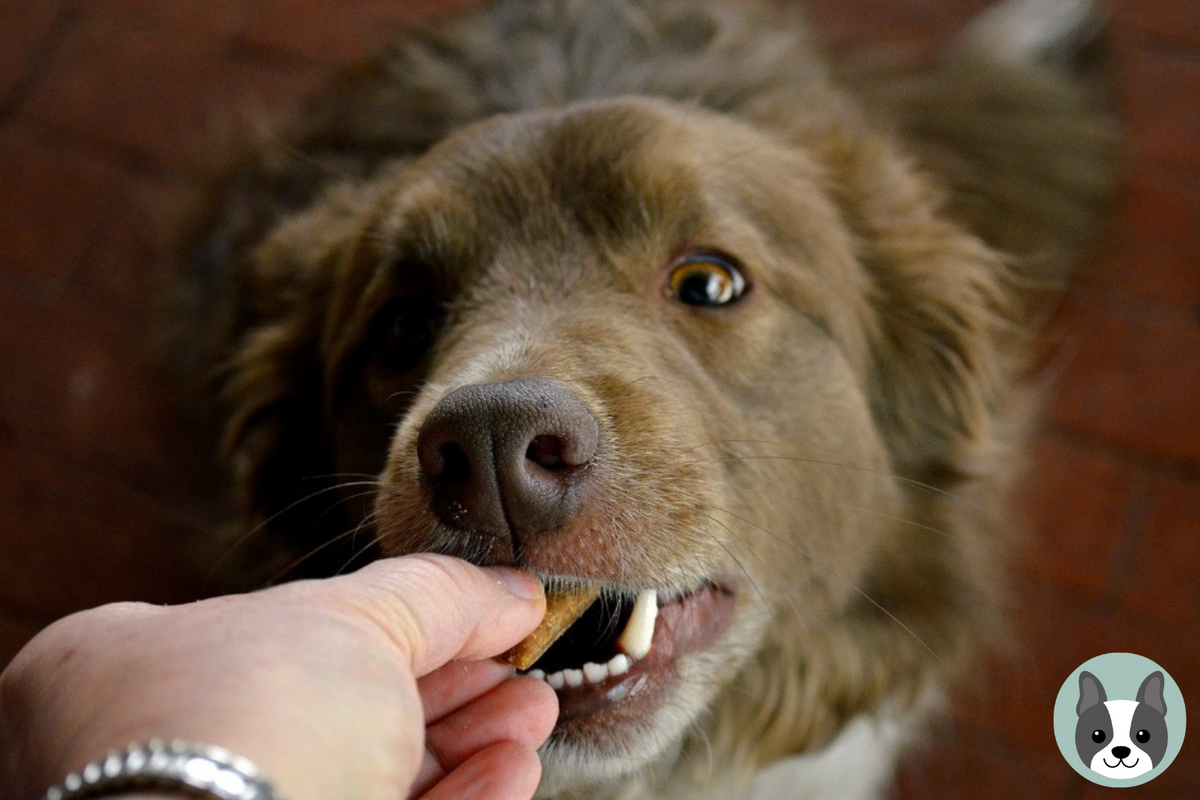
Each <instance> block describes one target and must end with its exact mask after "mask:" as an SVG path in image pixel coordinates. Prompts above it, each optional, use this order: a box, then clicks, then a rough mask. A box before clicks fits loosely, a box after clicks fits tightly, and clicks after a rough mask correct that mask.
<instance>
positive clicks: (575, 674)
mask: <svg viewBox="0 0 1200 800" xmlns="http://www.w3.org/2000/svg"><path fill="white" fill-rule="evenodd" d="M563 678H564V679H565V680H566V682H567V686H570V687H571V688H576V687H579V686H583V670H581V669H564V670H563Z"/></svg>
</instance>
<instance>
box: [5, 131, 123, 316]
mask: <svg viewBox="0 0 1200 800" xmlns="http://www.w3.org/2000/svg"><path fill="white" fill-rule="evenodd" d="M0 174H3V175H4V176H5V178H4V184H5V187H6V189H5V191H3V192H0V278H4V279H6V280H8V281H11V282H13V283H16V284H18V285H24V286H27V287H30V288H33V289H34V290H36V291H38V292H39V293H41V294H43V295H48V294H53V293H55V292H57V291H59V290H61V289H62V287H63V286H64V285H65V284H66V283H67V282H68V281H69V280H70V279H71V277H72V275H73V274H74V272H75V270H77V269H78V268H79V267H80V265H81V264H82V262H83V261H84V259H85V257H86V256H87V255H88V254H89V253H90V252H91V249H92V248H93V246H94V244H95V242H96V240H97V238H98V236H99V235H100V231H101V229H102V228H103V227H104V225H105V223H106V221H107V219H108V218H109V216H110V214H109V209H110V208H111V206H112V204H114V203H119V202H121V195H122V193H123V190H124V187H125V184H126V179H125V178H124V177H123V176H122V175H121V174H120V173H119V172H117V171H115V170H113V169H112V168H110V167H108V166H106V165H104V164H102V163H99V162H97V161H95V160H93V159H88V158H84V157H81V156H79V155H78V154H75V153H72V152H71V151H69V150H65V149H63V148H59V147H54V146H53V145H51V144H49V143H47V142H44V141H39V140H38V139H36V138H33V137H32V136H30V135H28V133H25V134H22V133H19V132H14V131H13V130H11V129H10V130H9V131H6V132H5V133H4V134H0Z"/></svg>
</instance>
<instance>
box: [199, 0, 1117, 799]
mask: <svg viewBox="0 0 1200 800" xmlns="http://www.w3.org/2000/svg"><path fill="white" fill-rule="evenodd" d="M1051 6H1052V7H1055V8H1058V9H1059V10H1062V9H1063V8H1066V10H1067V11H1071V10H1072V9H1073V10H1074V11H1080V10H1084V11H1086V3H1084V2H1080V0H1021V2H1018V3H1016V4H1015V5H1014V4H1012V3H1010V4H1008V5H1006V6H1004V7H1002V8H1001V9H1000V10H999V11H997V12H993V14H992V15H990V16H989V17H988V18H986V19H985V20H983V21H981V22H980V23H978V24H977V25H976V26H975V27H974V28H972V30H971V31H970V33H969V34H968V35H967V36H966V37H964V39H963V40H962V42H961V44H960V45H959V46H958V48H957V49H956V50H955V51H954V52H953V53H951V54H949V55H948V56H946V58H945V59H944V60H942V61H940V62H938V63H937V64H934V65H931V66H929V67H928V68H926V69H923V70H917V69H913V70H907V71H903V72H900V73H896V72H889V73H883V72H879V71H874V70H870V69H858V68H854V69H848V68H845V66H844V65H834V66H830V65H828V64H826V63H824V62H823V61H821V60H820V59H819V58H818V56H817V55H816V51H815V50H814V49H813V48H812V47H811V45H810V44H809V43H808V39H807V33H806V29H805V28H804V27H803V25H802V24H801V22H800V21H799V20H798V19H797V18H796V15H795V14H793V13H791V12H787V11H780V10H778V9H773V8H768V7H760V6H753V5H750V4H749V3H747V2H736V0H730V2H728V3H719V2H708V1H707V0H706V1H704V2H685V1H684V0H660V1H659V2H654V1H652V0H604V2H596V1H595V0H561V2H551V1H550V0H526V1H525V2H521V1H520V0H513V1H511V2H501V3H500V4H498V5H496V6H494V7H491V8H488V9H485V10H483V11H480V12H477V13H475V14H472V15H468V16H466V17H464V18H461V19H457V20H453V21H450V22H447V23H444V24H443V25H442V26H441V27H438V28H436V29H434V30H431V31H427V32H423V33H415V34H412V35H410V36H407V37H405V38H403V39H401V40H400V41H398V42H397V43H396V44H395V45H394V47H393V48H392V49H391V50H389V51H388V52H387V53H385V54H383V55H381V56H380V57H379V58H378V59H376V60H374V61H372V62H370V63H368V64H366V65H364V66H362V67H361V68H360V69H359V70H358V71H356V72H354V73H353V74H351V75H348V76H345V77H344V78H343V79H342V80H341V81H339V82H337V83H335V84H334V85H333V86H332V87H331V89H330V90H329V91H328V92H327V93H326V94H324V95H323V96H322V97H321V98H320V99H318V100H317V101H316V102H315V103H313V104H312V105H311V106H310V107H309V108H307V109H305V111H304V112H303V113H302V114H301V115H299V116H298V117H297V119H296V120H294V121H293V122H291V123H289V124H288V125H287V126H284V127H283V128H282V129H281V130H280V131H279V132H278V133H277V135H275V136H273V137H272V138H270V139H269V140H268V141H267V142H265V143H263V144H262V145H261V146H258V147H255V148H252V149H251V152H249V153H248V154H247V155H246V156H245V158H244V159H243V160H241V161H239V162H238V163H236V164H234V165H233V166H232V167H231V168H230V169H229V170H228V171H227V172H226V173H225V174H224V175H223V177H222V179H221V181H220V182H219V183H218V185H217V187H216V193H215V199H214V201H213V203H212V204H211V205H210V207H209V211H208V212H207V213H206V215H205V216H204V218H203V219H202V221H201V222H200V223H199V225H198V226H197V228H196V230H195V232H194V233H193V234H192V237H191V242H192V247H193V249H192V251H191V259H190V264H191V282H190V289H189V295H188V296H189V299H190V302H191V304H192V308H193V312H192V315H191V316H189V317H187V319H189V320H190V322H189V324H188V329H187V335H188V337H189V339H190V340H191V341H193V342H196V341H199V342H200V343H201V345H202V346H200V347H198V348H197V349H196V355H195V356H194V357H193V363H194V364H199V365H200V366H201V367H205V366H206V365H208V366H211V365H219V370H218V372H217V375H218V378H217V379H218V381H219V406H220V413H221V414H222V415H223V417H224V420H225V421H224V425H225V435H224V448H225V453H226V454H227V455H228V457H229V460H230V463H231V464H232V468H233V474H234V478H235V481H236V485H237V487H238V489H239V491H240V496H241V498H242V500H243V502H244V507H245V509H246V514H247V519H248V523H247V524H248V525H249V526H250V528H251V529H253V530H254V531H255V532H256V535H257V538H259V539H260V540H262V541H266V542H271V543H276V544H282V545H284V546H285V547H284V552H290V553H292V554H298V555H299V556H303V557H306V559H305V560H303V561H302V564H301V566H302V567H303V568H305V569H307V570H308V571H309V572H317V573H322V572H328V571H332V570H336V569H340V568H346V567H347V566H349V565H350V564H351V563H352V562H353V561H355V560H356V559H358V560H360V559H361V558H364V557H373V556H375V555H378V554H387V555H391V554H400V553H410V552H416V551H436V552H443V553H451V554H456V555H460V556H462V557H464V558H467V559H470V560H472V561H475V562H478V563H506V564H518V565H521V566H523V567H524V568H526V569H529V570H531V571H533V572H535V573H537V574H539V575H541V576H543V577H544V578H545V579H546V580H547V581H548V582H549V583H551V584H554V583H577V582H584V583H589V584H596V585H599V586H601V587H602V588H603V595H602V597H601V599H600V600H599V601H598V602H597V603H596V605H595V606H593V607H592V609H591V610H589V611H588V612H587V613H586V614H585V615H584V617H583V619H582V620H581V621H580V622H579V623H578V624H577V625H576V626H575V627H574V628H573V629H572V630H571V631H570V632H569V633H568V635H567V637H566V638H565V639H564V640H562V641H561V642H560V643H559V644H558V645H556V646H555V647H554V648H552V649H551V651H550V652H549V653H547V655H546V656H544V657H543V658H542V660H541V662H539V664H538V665H536V667H535V671H534V672H533V674H535V675H539V676H541V677H543V679H545V680H547V681H549V682H551V684H552V685H555V686H556V688H558V689H559V695H560V700H561V708H562V715H561V718H560V721H559V724H558V727H557V729H556V731H555V734H554V736H553V739H552V741H551V743H550V744H549V745H548V746H547V747H546V749H545V754H544V756H545V758H544V760H545V765H546V778H545V781H544V785H543V793H544V794H545V795H546V796H556V797H557V796H563V797H568V796H569V797H610V796H611V797H617V796H620V797H638V798H642V797H660V796H663V797H665V796H671V797H674V796H683V797H698V796H702V789H706V790H707V791H709V792H710V793H711V796H714V797H729V796H734V795H736V794H737V793H738V792H742V791H748V789H747V788H746V787H747V786H748V785H749V784H750V782H751V781H753V780H757V785H756V788H754V789H749V791H757V792H758V793H759V795H760V796H763V797H767V796H771V797H783V796H787V797H801V796H803V797H836V798H859V797H864V798H865V797H872V796H876V793H877V792H878V791H879V790H880V787H881V786H882V785H884V783H885V782H886V778H887V776H888V775H889V774H890V772H891V769H892V766H893V763H894V761H895V759H896V757H897V754H898V753H899V752H900V751H901V750H902V748H903V746H904V745H905V743H906V742H908V741H909V740H911V738H912V733H913V729H914V727H916V726H918V725H919V724H920V723H921V722H922V721H923V720H924V719H926V718H927V716H928V712H929V711H930V710H931V709H932V708H933V707H934V706H935V705H937V702H938V700H939V698H940V697H941V696H942V694H943V692H944V691H945V689H946V688H947V687H949V686H952V685H953V681H954V679H955V678H956V677H957V676H958V675H959V674H961V672H962V670H963V668H964V666H965V665H966V664H967V663H968V662H969V658H970V657H971V656H974V655H976V654H977V653H978V652H979V650H980V648H981V646H982V645H984V644H986V643H987V639H988V636H989V633H990V632H992V631H994V630H995V629H996V626H997V622H998V618H999V607H1000V603H1001V598H1002V594H1003V579H1002V570H1001V568H1000V565H999V561H1000V559H1001V557H1002V555H1003V549H1004V546H1005V544H1006V542H1007V541H1008V540H1009V538H1010V537H1009V535H1008V529H1009V525H1008V523H1007V522H1006V521H1005V519H1004V515H1003V510H1002V502H1001V501H1002V498H1003V497H1004V495H1005V492H1006V488H1007V486H1008V484H1009V480H1010V477H1011V475H1012V472H1013V466H1014V452H1015V450H1016V448H1017V447H1018V446H1019V440H1020V430H1021V428H1022V425H1023V422H1024V420H1025V417H1026V414H1027V412H1028V409H1029V403H1028V402H1027V393H1026V391H1025V390H1024V389H1023V388H1022V385H1021V381H1020V377H1021V374H1022V370H1023V368H1024V366H1025V362H1026V352H1027V349H1028V345H1029V341H1028V340H1029V337H1028V336H1027V328H1028V325H1029V322H1030V320H1031V317H1030V315H1031V313H1032V309H1033V308H1034V307H1036V305H1037V302H1036V300H1037V298H1036V297H1035V295H1036V294H1037V292H1036V291H1035V290H1036V289H1037V288H1038V287H1039V286H1040V287H1050V286H1052V285H1055V284H1056V283H1057V282H1058V281H1059V280H1060V279H1061V277H1062V275H1063V274H1064V271H1063V266H1062V265H1063V264H1064V263H1065V262H1066V260H1067V259H1068V258H1069V256H1071V255H1072V254H1073V253H1074V250H1075V249H1076V248H1077V247H1078V246H1079V244H1080V242H1081V241H1082V240H1083V239H1084V237H1085V236H1086V233H1087V231H1088V229H1089V226H1090V224H1091V222H1092V219H1093V211H1094V207H1095V206H1096V205H1097V204H1098V203H1099V201H1100V200H1101V198H1102V197H1103V195H1104V192H1105V190H1106V189H1107V186H1108V184H1109V181H1110V179H1111V175H1112V169H1111V166H1110V162H1111V158H1110V156H1111V142H1112V136H1111V132H1110V130H1109V126H1108V124H1107V123H1106V122H1105V120H1104V118H1103V117H1102V116H1101V115H1100V113H1099V112H1098V111H1096V110H1095V109H1094V108H1093V105H1092V104H1091V102H1090V101H1089V94H1088V92H1087V91H1086V90H1085V89H1084V88H1082V87H1081V86H1079V85H1076V82H1074V81H1073V80H1072V79H1071V78H1070V76H1069V74H1068V72H1067V71H1065V70H1060V69H1058V68H1056V67H1055V66H1054V65H1053V63H1052V61H1053V59H1052V58H1051V56H1053V55H1055V47H1056V46H1058V45H1061V44H1063V43H1064V42H1066V41H1067V40H1068V39H1069V38H1070V36H1071V35H1074V34H1076V33H1078V32H1079V31H1080V30H1082V26H1083V25H1084V23H1086V21H1087V17H1086V16H1084V15H1075V16H1072V14H1066V15H1065V16H1064V17H1063V18H1062V19H1059V18H1058V17H1054V16H1053V15H1052V16H1051V17H1049V18H1048V19H1050V20H1052V21H1054V22H1053V24H1052V25H1050V28H1051V30H1050V31H1049V35H1044V36H1043V34H1046V33H1047V31H1046V27H1047V24H1048V23H1046V22H1045V21H1044V19H1045V18H1043V17H1040V16H1037V15H1036V14H1034V15H1033V16H1031V15H1030V7H1033V10H1034V11H1039V7H1051ZM1040 10H1041V11H1044V10H1045V8H1041V9H1040ZM1060 16H1062V15H1060ZM1031 22H1032V24H1031ZM1055 26H1057V27H1055ZM1031 32H1033V33H1036V34H1037V35H1031ZM253 552H254V553H255V554H256V555H255V558H257V559H261V560H262V561H261V563H263V564H266V565H268V566H269V569H271V570H274V569H276V568H278V567H279V565H280V564H281V563H283V562H281V561H279V560H278V559H274V560H272V559H269V558H268V557H267V555H266V554H265V551H264V550H256V551H253ZM309 556H311V557H309ZM631 617H632V618H635V619H636V620H637V621H636V623H630V618H631ZM647 618H648V619H649V623H647V622H646V621H645V620H646V619H647ZM627 624H628V627H629V628H631V629H632V628H639V627H640V631H639V630H634V631H632V632H629V633H626V634H625V635H624V637H622V634H623V629H625V628H626V626H627ZM635 640H641V641H635ZM764 770H765V772H764ZM760 772H761V774H758V777H757V778H755V777H754V776H755V775H756V773H760ZM780 787H787V788H786V791H785V790H784V789H781V788H780ZM705 796H707V795H705ZM737 796H740V795H737Z"/></svg>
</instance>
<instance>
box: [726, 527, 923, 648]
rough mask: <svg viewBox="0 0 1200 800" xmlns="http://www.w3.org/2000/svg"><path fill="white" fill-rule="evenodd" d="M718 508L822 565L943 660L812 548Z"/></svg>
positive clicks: (894, 616)
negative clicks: (818, 555)
mask: <svg viewBox="0 0 1200 800" xmlns="http://www.w3.org/2000/svg"><path fill="white" fill-rule="evenodd" d="M717 510H718V511H721V512H722V513H724V514H728V515H729V516H731V517H733V518H734V519H738V520H741V521H742V522H744V523H746V524H747V525H750V526H752V527H754V528H757V529H758V530H760V531H762V532H763V533H765V534H767V535H768V536H770V537H771V538H773V539H775V540H776V541H778V542H780V543H782V544H784V545H785V546H787V547H789V548H791V549H793V550H795V551H796V552H798V553H800V554H801V555H802V556H804V557H805V558H807V559H808V560H809V561H812V562H813V563H814V564H816V565H817V566H818V567H820V568H821V569H822V570H824V571H825V572H826V573H828V574H829V575H832V576H833V577H834V578H836V579H837V580H838V581H839V582H840V583H842V585H844V586H845V587H846V588H848V589H850V590H851V591H853V592H854V593H855V594H857V595H858V596H859V597H861V598H862V599H863V600H866V601H867V602H868V603H870V604H871V605H872V606H874V607H875V609H876V610H877V611H879V612H880V613H882V614H883V615H885V616H886V617H887V618H888V619H890V620H891V621H892V622H894V623H895V624H896V625H899V626H900V628H902V629H903V630H904V632H905V633H906V634H908V635H909V636H911V637H912V639H913V640H914V641H915V642H916V643H917V644H919V645H920V646H921V647H922V648H923V649H924V650H925V651H926V652H927V653H929V655H930V656H932V657H933V658H934V659H936V660H938V661H941V656H940V655H939V654H938V653H937V651H935V650H934V649H933V648H932V647H930V646H929V644H928V643H927V642H926V641H925V640H924V639H922V638H921V636H920V635H919V634H918V633H917V632H916V631H914V630H913V629H912V628H911V627H910V626H909V625H907V624H906V623H905V622H904V621H903V620H901V619H900V618H899V617H897V616H896V615H895V614H893V613H892V612H891V611H889V610H888V609H887V608H885V607H884V606H883V604H882V603H880V602H879V601H878V600H876V599H875V598H874V597H871V595H870V593H868V592H866V591H864V590H863V589H862V587H860V586H859V585H858V584H856V583H855V582H854V581H852V580H850V579H849V578H847V577H846V576H844V575H842V574H841V573H840V572H838V571H837V570H835V569H834V568H833V567H831V566H829V565H828V564H826V563H825V562H824V561H822V560H821V559H820V558H817V556H816V554H815V553H813V552H812V551H811V550H809V549H808V548H806V547H804V546H803V545H801V544H800V543H799V542H795V541H792V540H791V539H788V538H785V537H783V536H779V535H778V534H776V533H774V532H773V531H771V530H770V529H768V528H765V527H763V526H762V525H759V524H757V523H755V522H753V521H751V520H748V519H746V518H745V517H742V516H739V515H738V514H735V513H733V512H732V511H729V510H728V509H717Z"/></svg>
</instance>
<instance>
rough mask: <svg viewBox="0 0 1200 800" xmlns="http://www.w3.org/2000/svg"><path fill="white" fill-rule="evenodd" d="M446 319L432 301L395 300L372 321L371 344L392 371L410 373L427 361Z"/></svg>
mask: <svg viewBox="0 0 1200 800" xmlns="http://www.w3.org/2000/svg"><path fill="white" fill-rule="evenodd" d="M444 317H445V315H444V313H443V312H442V309H441V308H440V307H439V306H438V305H437V304H436V303H432V302H430V301H429V300H425V299H422V298H416V297H393V298H392V299H391V300H389V301H388V302H387V303H386V304H385V305H384V306H383V308H382V309H381V310H380V311H379V313H378V314H376V315H375V318H374V319H373V320H371V326H370V336H371V341H372V342H373V344H374V345H375V348H376V350H377V351H378V353H379V354H380V355H381V356H382V357H383V358H384V359H385V360H386V361H387V363H388V365H389V366H390V367H391V368H392V369H394V370H396V371H397V372H407V371H408V370H410V369H413V368H414V367H416V366H417V365H418V364H420V363H421V360H422V359H423V358H425V354H426V353H427V352H429V348H430V347H432V346H433V342H434V339H436V338H437V334H438V330H439V329H440V328H441V326H442V321H443V319H444Z"/></svg>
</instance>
